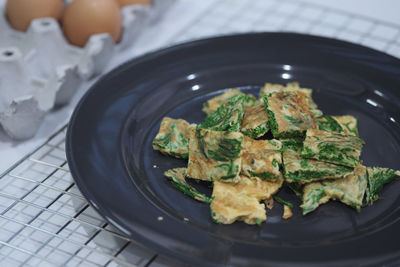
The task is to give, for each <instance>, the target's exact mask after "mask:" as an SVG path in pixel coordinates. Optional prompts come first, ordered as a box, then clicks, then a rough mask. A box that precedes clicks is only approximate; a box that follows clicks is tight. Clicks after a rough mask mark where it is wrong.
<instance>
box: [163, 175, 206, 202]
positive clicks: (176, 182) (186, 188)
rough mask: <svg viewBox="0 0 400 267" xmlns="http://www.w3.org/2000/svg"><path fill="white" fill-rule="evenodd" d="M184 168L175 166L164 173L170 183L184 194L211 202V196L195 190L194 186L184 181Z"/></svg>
mask: <svg viewBox="0 0 400 267" xmlns="http://www.w3.org/2000/svg"><path fill="white" fill-rule="evenodd" d="M186 173H187V169H186V168H175V169H171V170H168V171H165V172H164V175H165V176H167V177H168V178H169V179H170V180H171V183H172V185H173V186H174V187H175V188H177V189H178V190H180V191H181V192H183V193H184V194H185V195H188V196H190V197H192V198H194V199H196V200H198V201H201V202H205V203H211V198H209V197H207V196H206V195H204V194H202V193H200V192H199V191H197V189H196V188H194V187H193V186H191V185H190V184H188V183H187V182H186V179H185V178H186Z"/></svg>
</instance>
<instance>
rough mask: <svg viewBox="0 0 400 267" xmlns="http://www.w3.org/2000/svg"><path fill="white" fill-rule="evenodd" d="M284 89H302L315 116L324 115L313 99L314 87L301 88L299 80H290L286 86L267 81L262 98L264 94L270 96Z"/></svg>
mask: <svg viewBox="0 0 400 267" xmlns="http://www.w3.org/2000/svg"><path fill="white" fill-rule="evenodd" d="M283 91H300V92H302V93H304V94H305V95H306V101H307V102H308V105H309V108H310V111H311V113H312V115H313V117H316V118H317V117H321V116H322V111H321V110H319V109H318V106H317V104H316V103H315V102H314V100H313V99H312V89H308V88H301V87H300V85H299V83H298V82H290V83H287V84H286V86H283V85H281V84H273V83H266V84H265V85H264V87H262V88H261V89H260V93H259V96H260V98H262V97H263V96H268V95H269V94H271V93H274V92H283Z"/></svg>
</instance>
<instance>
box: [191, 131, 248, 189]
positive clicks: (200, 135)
mask: <svg viewBox="0 0 400 267" xmlns="http://www.w3.org/2000/svg"><path fill="white" fill-rule="evenodd" d="M242 141H243V134H242V133H240V132H223V131H213V130H207V129H200V128H197V129H192V130H191V133H190V140H189V163H188V171H187V174H188V176H189V177H191V178H194V179H199V180H205V181H216V180H224V181H230V182H237V181H238V179H239V173H240V166H241V163H242V159H241V157H240V156H239V155H240V152H241V150H242Z"/></svg>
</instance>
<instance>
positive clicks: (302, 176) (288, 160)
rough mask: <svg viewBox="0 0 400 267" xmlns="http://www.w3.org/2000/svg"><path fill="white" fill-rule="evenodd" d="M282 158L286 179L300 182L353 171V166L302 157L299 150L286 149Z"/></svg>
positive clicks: (334, 176) (323, 178) (336, 176)
mask: <svg viewBox="0 0 400 267" xmlns="http://www.w3.org/2000/svg"><path fill="white" fill-rule="evenodd" d="M282 160H283V176H284V177H285V180H286V181H288V182H298V183H300V184H305V183H310V182H312V181H319V180H326V179H337V178H341V177H343V176H344V175H346V174H349V173H351V172H352V171H353V168H351V167H346V166H341V165H335V164H332V163H328V162H323V161H319V160H314V159H305V158H301V157H300V154H299V153H298V152H296V151H293V150H291V149H286V150H284V151H283V152H282Z"/></svg>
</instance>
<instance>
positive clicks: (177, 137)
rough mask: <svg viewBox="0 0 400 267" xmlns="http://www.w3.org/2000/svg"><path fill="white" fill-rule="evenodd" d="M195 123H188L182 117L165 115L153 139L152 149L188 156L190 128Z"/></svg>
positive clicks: (177, 156)
mask: <svg viewBox="0 0 400 267" xmlns="http://www.w3.org/2000/svg"><path fill="white" fill-rule="evenodd" d="M195 127H196V125H195V124H189V123H188V122H187V121H185V120H182V119H177V120H174V119H171V118H168V117H165V118H164V119H163V120H162V121H161V125H160V130H159V132H158V133H157V135H156V137H155V138H154V140H153V143H152V145H153V149H154V150H159V151H160V152H161V153H163V154H165V155H171V156H173V157H176V158H182V159H187V158H188V156H189V137H190V129H192V128H195Z"/></svg>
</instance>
